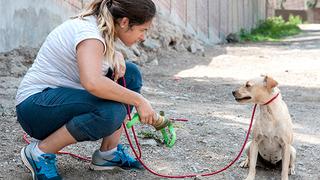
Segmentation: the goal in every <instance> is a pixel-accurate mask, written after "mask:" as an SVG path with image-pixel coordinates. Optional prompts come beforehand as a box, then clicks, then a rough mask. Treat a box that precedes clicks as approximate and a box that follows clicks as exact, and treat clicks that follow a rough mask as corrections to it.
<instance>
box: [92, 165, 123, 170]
mask: <svg viewBox="0 0 320 180" xmlns="http://www.w3.org/2000/svg"><path fill="white" fill-rule="evenodd" d="M89 168H90V169H91V170H93V171H105V170H109V171H110V170H114V169H116V168H119V169H121V168H120V167H118V166H97V165H94V164H90V166H89Z"/></svg>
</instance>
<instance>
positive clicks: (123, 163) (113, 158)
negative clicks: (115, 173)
mask: <svg viewBox="0 0 320 180" xmlns="http://www.w3.org/2000/svg"><path fill="white" fill-rule="evenodd" d="M114 168H122V169H143V166H142V165H141V163H140V162H139V161H137V160H136V159H134V158H133V157H131V156H130V155H129V154H128V152H127V149H126V148H124V147H123V146H122V145H121V144H119V145H118V147H117V151H116V152H114V153H113V154H112V155H110V158H104V157H101V155H100V153H99V150H96V151H95V152H94V153H93V155H92V162H91V164H90V169H92V170H96V171H101V170H112V169H114Z"/></svg>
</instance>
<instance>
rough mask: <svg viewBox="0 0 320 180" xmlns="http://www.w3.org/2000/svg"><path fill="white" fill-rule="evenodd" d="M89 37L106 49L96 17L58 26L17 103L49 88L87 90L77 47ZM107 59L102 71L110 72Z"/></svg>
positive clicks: (26, 79) (31, 71) (25, 80)
mask: <svg viewBox="0 0 320 180" xmlns="http://www.w3.org/2000/svg"><path fill="white" fill-rule="evenodd" d="M86 39H98V40H100V41H101V42H102V43H103V44H104V46H105V49H106V43H105V40H104V39H103V37H102V33H101V32H100V30H99V28H98V24H97V18H96V17H95V16H88V17H85V18H84V19H79V18H77V19H70V20H67V21H66V22H64V23H63V24H61V25H60V26H58V27H57V28H55V29H54V30H53V31H52V32H51V33H50V34H49V35H48V37H47V39H46V40H45V42H44V44H43V45H42V46H41V48H40V50H39V52H38V55H37V57H36V59H35V61H34V63H33V65H32V67H31V68H30V69H29V70H28V72H27V74H26V75H25V77H24V78H23V80H22V82H21V84H20V86H19V89H18V92H17V95H16V105H19V104H20V103H21V102H23V101H24V100H25V99H27V98H28V97H29V96H31V95H33V94H36V93H38V92H41V91H43V90H44V89H46V88H48V87H50V88H57V87H69V88H75V89H84V88H83V87H82V85H81V84H80V75H79V68H78V64H77V59H76V47H77V45H78V44H79V43H80V42H82V41H83V40H86ZM88 61H90V59H88ZM103 62H104V63H103V69H102V72H104V73H106V72H107V71H108V68H109V65H108V64H107V63H106V61H103Z"/></svg>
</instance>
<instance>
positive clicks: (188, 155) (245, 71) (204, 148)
mask: <svg viewBox="0 0 320 180" xmlns="http://www.w3.org/2000/svg"><path fill="white" fill-rule="evenodd" d="M308 28H309V26H308V27H304V29H305V32H304V33H303V34H302V35H299V36H296V37H294V38H290V39H288V40H286V41H283V42H277V43H245V44H235V45H230V44H228V45H217V46H215V47H208V48H207V50H206V53H205V56H197V55H191V54H190V53H187V52H185V53H177V52H175V51H168V52H167V53H164V55H163V56H162V57H161V58H159V59H158V60H159V65H152V64H146V65H144V66H143V67H141V70H142V72H143V76H144V88H143V91H142V93H143V95H145V97H147V98H148V99H149V100H150V101H151V103H152V104H153V106H154V109H155V110H157V111H160V110H164V111H165V112H166V114H167V115H168V116H169V117H176V118H187V119H189V121H188V122H177V123H176V124H175V128H176V133H177V141H176V145H175V146H174V147H173V148H171V149H170V148H167V147H165V146H164V145H163V144H161V143H158V142H157V141H155V140H154V139H157V138H156V137H155V138H153V139H145V138H143V137H146V136H147V135H148V136H150V135H153V136H154V135H159V134H158V133H157V132H154V131H153V129H152V128H150V127H146V126H137V128H136V131H138V132H139V134H140V138H139V140H140V142H141V144H142V152H143V155H142V158H143V160H144V161H145V163H146V164H147V165H148V166H149V167H151V168H152V169H153V170H155V171H157V172H159V173H162V174H170V175H184V174H195V173H196V174H201V173H208V172H211V171H215V170H218V169H221V168H223V167H224V166H226V165H227V164H229V162H231V161H232V160H233V159H234V158H235V157H236V155H237V154H238V152H239V150H240V148H241V146H242V144H243V141H244V138H245V134H246V132H247V129H248V125H249V121H250V116H251V111H252V105H239V104H237V103H236V102H235V101H234V99H233V97H232V94H231V91H232V90H234V89H235V88H236V87H238V86H239V85H240V84H242V83H244V82H245V80H247V79H251V78H254V77H256V76H260V74H270V75H272V76H273V77H274V78H275V79H276V80H277V81H278V82H279V84H280V86H279V87H280V89H281V91H282V95H283V98H284V100H285V101H286V103H287V105H288V107H289V111H290V114H291V116H292V119H293V123H294V138H295V142H294V146H295V148H296V149H297V161H296V175H293V176H290V179H293V180H315V179H320V121H319V119H320V118H319V117H320V116H319V113H320V111H319V109H320V31H319V30H320V28H319V29H318V30H315V27H313V28H311V29H310V28H309V29H308ZM35 52H36V50H34V49H25V48H22V49H19V50H15V51H12V52H9V53H2V54H0V82H1V83H0V90H1V91H0V100H1V106H0V114H1V117H0V121H1V122H0V131H1V134H0V140H1V141H0V148H1V149H0V154H1V156H0V179H25V180H27V179H31V174H30V173H29V171H28V170H27V169H26V168H25V167H24V166H23V164H22V163H21V161H20V154H19V152H20V150H21V148H22V147H24V146H25V145H26V143H25V142H24V141H23V139H22V134H23V132H22V129H21V128H20V126H19V124H18V123H17V121H16V117H15V108H14V96H15V93H16V90H17V87H18V85H19V82H20V80H21V78H22V76H23V75H24V73H25V72H26V70H27V68H28V67H29V66H30V64H31V63H32V61H33V58H34V56H35ZM122 143H124V144H128V143H127V141H126V139H125V137H123V138H122ZM98 146H99V143H98V142H89V143H88V142H87V143H79V144H77V145H72V146H70V147H68V148H66V149H65V150H66V151H70V152H73V153H76V154H80V155H82V156H90V155H91V154H92V153H93V151H94V150H95V149H96V148H97V147H98ZM244 157H245V156H244V155H242V157H241V159H240V160H239V161H237V162H236V163H235V165H234V166H232V167H231V168H229V169H228V170H227V171H225V172H223V173H220V174H218V175H215V176H211V177H206V178H204V177H202V178H201V179H219V180H220V179H226V180H238V179H244V178H245V177H246V175H247V173H248V170H247V169H242V168H240V167H239V164H240V162H241V160H244ZM58 165H59V170H60V172H61V174H62V176H63V177H64V178H65V179H71V180H72V179H148V180H149V179H161V178H159V177H157V176H154V175H152V174H151V173H149V172H148V171H136V170H130V171H124V170H115V171H112V172H93V171H90V170H89V168H88V163H87V162H83V161H79V160H77V159H74V158H72V157H70V156H66V155H59V156H58ZM256 179H258V180H274V179H280V170H279V169H270V168H258V170H257V175H256Z"/></svg>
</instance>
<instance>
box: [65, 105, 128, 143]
mask: <svg viewBox="0 0 320 180" xmlns="http://www.w3.org/2000/svg"><path fill="white" fill-rule="evenodd" d="M126 114H127V113H126V108H125V107H124V105H123V104H121V103H117V102H112V103H110V102H108V103H106V104H105V105H101V106H99V107H98V108H97V109H96V110H94V111H93V112H91V113H89V114H84V115H81V116H79V117H75V118H73V119H72V120H71V121H70V122H69V123H68V124H67V129H68V130H69V132H70V133H71V134H72V136H73V137H74V138H75V139H76V140H77V141H78V142H82V141H96V140H99V139H101V138H104V137H107V136H110V135H112V134H113V133H114V132H115V131H117V130H118V129H119V128H120V127H121V125H122V123H123V121H124V119H125V117H126Z"/></svg>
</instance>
